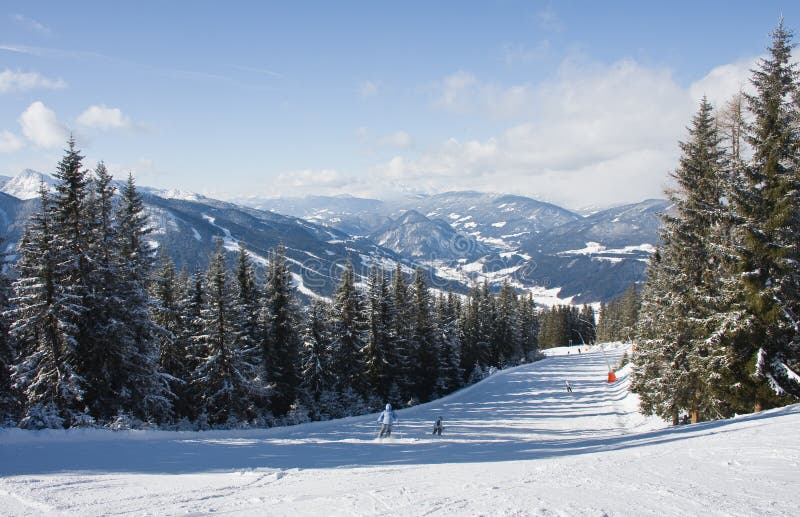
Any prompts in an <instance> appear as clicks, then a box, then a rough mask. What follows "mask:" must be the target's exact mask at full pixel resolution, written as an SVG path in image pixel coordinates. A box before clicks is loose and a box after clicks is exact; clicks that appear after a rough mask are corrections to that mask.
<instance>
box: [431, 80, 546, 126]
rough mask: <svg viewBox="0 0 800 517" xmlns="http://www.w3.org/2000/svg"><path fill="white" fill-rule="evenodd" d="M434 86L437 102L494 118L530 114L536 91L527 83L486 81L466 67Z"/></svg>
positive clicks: (441, 107)
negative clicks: (515, 83)
mask: <svg viewBox="0 0 800 517" xmlns="http://www.w3.org/2000/svg"><path fill="white" fill-rule="evenodd" d="M434 87H435V91H436V99H435V101H434V105H435V106H436V107H438V108H440V109H443V110H445V111H450V112H453V113H459V114H465V113H477V114H483V115H486V116H488V117H490V118H494V119H507V118H519V117H521V116H523V115H526V114H530V113H531V109H532V106H533V104H534V102H535V99H534V91H533V90H532V89H531V87H530V86H528V85H512V86H502V85H499V84H495V83H484V82H481V81H480V80H478V78H477V77H475V76H474V75H473V74H471V73H468V72H465V71H463V70H461V71H458V72H456V73H454V74H452V75H449V76H447V77H445V78H444V79H442V80H440V81H437V82H436V83H435V85H434Z"/></svg>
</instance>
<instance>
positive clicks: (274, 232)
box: [0, 171, 466, 297]
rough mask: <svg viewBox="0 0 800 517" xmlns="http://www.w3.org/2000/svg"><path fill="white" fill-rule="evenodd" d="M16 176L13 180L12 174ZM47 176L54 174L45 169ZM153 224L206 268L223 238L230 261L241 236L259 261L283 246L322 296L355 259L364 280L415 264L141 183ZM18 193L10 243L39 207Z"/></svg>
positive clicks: (179, 259)
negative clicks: (374, 268) (373, 271)
mask: <svg viewBox="0 0 800 517" xmlns="http://www.w3.org/2000/svg"><path fill="white" fill-rule="evenodd" d="M40 177H41V176H40V173H31V172H30V171H25V172H23V173H22V174H21V175H20V176H18V177H16V178H12V179H11V180H9V181H10V182H13V183H14V185H23V184H26V183H25V181H22V180H23V179H25V180H27V184H29V185H30V184H33V183H34V182H35V184H36V189H37V190H38V185H39V181H41V180H40ZM18 178H19V179H20V181H14V180H16V179H18ZM44 179H45V180H46V181H49V182H52V181H53V179H52V178H50V177H49V176H46V175H45V176H44ZM140 191H141V193H142V197H143V200H144V203H145V208H146V210H147V212H148V216H149V219H150V224H151V226H152V228H153V232H152V233H151V234H150V239H151V241H152V245H153V247H161V248H163V249H165V250H166V251H167V253H169V254H170V256H171V257H172V258H173V260H174V261H175V263H176V265H177V267H178V268H185V269H187V270H188V271H194V269H195V267H200V268H205V267H206V265H207V261H208V258H209V256H210V255H211V252H212V251H213V249H214V246H215V238H221V239H222V240H223V244H224V247H225V249H226V250H228V251H229V252H230V258H231V262H233V256H234V253H235V252H236V251H237V250H238V246H239V243H240V242H241V243H243V244H244V245H245V247H246V248H247V250H248V251H249V252H250V253H251V255H252V257H253V260H254V262H255V264H256V266H257V267H260V266H263V265H264V264H265V263H266V261H267V257H268V255H269V253H270V252H271V251H272V250H274V249H275V248H276V247H277V246H278V245H283V246H284V247H285V248H286V257H287V260H288V263H289V268H290V271H291V273H292V276H293V278H294V280H295V284H296V285H297V287H298V289H299V291H300V293H301V294H302V295H303V296H305V297H316V296H323V297H328V296H330V295H331V294H332V293H333V290H334V289H335V287H336V285H337V284H338V281H339V278H340V275H341V272H342V270H343V269H344V268H345V265H346V264H347V263H348V262H349V263H351V264H352V265H353V269H354V272H355V274H356V281H365V279H366V277H367V275H368V274H369V270H370V268H371V267H372V266H373V265H377V266H379V267H381V268H383V269H385V270H386V271H393V270H394V269H395V267H396V265H397V264H398V263H399V264H401V265H402V267H403V269H404V270H405V271H406V272H407V273H409V274H410V273H412V272H413V271H414V269H415V268H416V267H417V266H418V263H417V262H415V261H414V260H413V259H410V258H407V257H404V256H401V255H400V254H398V253H395V252H394V251H392V250H390V249H388V248H384V247H381V246H378V245H376V244H374V243H373V242H372V241H371V240H369V239H367V238H364V237H352V236H350V235H348V234H346V233H344V232H341V231H339V230H336V229H334V228H331V227H327V226H322V225H319V224H315V223H312V222H309V221H305V220H302V219H299V218H296V217H290V216H285V215H281V214H276V213H274V212H269V211H264V210H256V209H253V208H247V207H242V206H238V205H235V204H233V203H227V202H224V201H219V200H215V199H211V198H206V197H204V196H193V195H189V196H187V195H185V194H183V193H181V194H180V195H176V193H175V192H174V191H160V190H157V189H148V188H142V189H140ZM14 192H15V193H16V194H18V195H19V196H22V197H18V196H13V195H8V194H5V193H3V192H0V224H2V229H3V230H4V231H2V232H1V233H2V237H3V239H4V240H5V245H6V246H7V247H8V248H10V249H13V248H14V247H15V246H16V242H18V240H19V239H20V237H21V235H22V231H23V229H24V226H25V224H26V223H27V221H28V219H29V217H30V215H31V214H32V213H33V212H35V211H37V210H38V209H39V200H38V199H34V198H31V197H30V196H28V195H26V194H27V193H28V192H27V191H24V190H22V189H16V190H14ZM427 274H428V275H429V278H428V280H429V282H430V283H431V284H433V285H436V286H437V287H440V288H442V289H446V290H453V291H456V292H464V291H465V290H466V287H465V286H463V285H462V284H460V283H458V282H455V281H453V280H449V279H444V278H440V277H438V276H437V275H436V272H435V271H430V270H427Z"/></svg>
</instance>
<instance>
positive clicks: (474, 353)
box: [458, 285, 485, 381]
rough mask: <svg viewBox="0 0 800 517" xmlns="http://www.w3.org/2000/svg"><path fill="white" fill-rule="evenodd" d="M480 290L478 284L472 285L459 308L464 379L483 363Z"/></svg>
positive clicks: (469, 377)
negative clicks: (480, 336) (479, 314)
mask: <svg viewBox="0 0 800 517" xmlns="http://www.w3.org/2000/svg"><path fill="white" fill-rule="evenodd" d="M479 303H480V291H479V290H478V286H477V285H476V286H473V287H472V289H471V290H470V294H469V297H468V298H467V300H466V303H465V304H464V305H463V307H462V309H461V314H460V316H459V324H458V327H459V331H460V341H461V371H463V372H464V381H468V380H469V379H471V378H472V377H473V376H472V372H473V370H474V369H475V367H476V365H477V367H478V369H480V366H481V364H485V363H484V361H485V359H484V356H483V351H482V350H481V348H480V343H479V334H480V321H479V317H478V311H479Z"/></svg>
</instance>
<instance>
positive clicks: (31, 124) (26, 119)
mask: <svg viewBox="0 0 800 517" xmlns="http://www.w3.org/2000/svg"><path fill="white" fill-rule="evenodd" d="M19 124H20V126H22V134H23V135H25V137H26V138H27V139H28V140H30V141H31V142H33V144H34V145H36V146H37V147H59V146H62V145H64V142H66V140H67V136H68V135H69V131H68V130H67V127H66V126H65V125H64V124H62V123H61V122H59V121H58V119H57V118H56V114H55V112H53V111H52V110H51V109H50V108H48V107H47V106H45V105H44V104H43V103H42V102H41V101H36V102H34V103H33V104H31V105H30V106H28V109H26V110H25V111H24V112H23V113H22V115H20V117H19Z"/></svg>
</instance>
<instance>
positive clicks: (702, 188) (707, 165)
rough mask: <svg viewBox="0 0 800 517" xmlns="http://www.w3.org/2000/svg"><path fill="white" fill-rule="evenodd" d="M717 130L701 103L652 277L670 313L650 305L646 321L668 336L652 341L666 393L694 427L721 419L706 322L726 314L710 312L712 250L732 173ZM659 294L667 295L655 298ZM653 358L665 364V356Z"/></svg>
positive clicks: (714, 275) (715, 272) (714, 273)
mask: <svg viewBox="0 0 800 517" xmlns="http://www.w3.org/2000/svg"><path fill="white" fill-rule="evenodd" d="M717 127H718V126H717V124H716V123H715V120H714V117H713V114H712V108H711V105H710V104H709V103H708V101H707V100H706V99H703V100H702V102H701V104H700V108H699V110H698V113H697V115H695V117H694V118H693V120H692V126H691V127H690V128H689V139H688V140H687V141H686V142H685V143H681V144H680V145H681V149H682V151H683V155H682V157H681V160H680V165H679V167H678V169H677V170H676V171H675V173H674V174H673V177H674V178H675V181H676V184H677V189H676V190H675V191H674V192H672V193H671V196H670V198H671V201H672V202H673V211H674V215H663V216H662V219H663V220H664V226H663V229H662V231H661V240H662V245H661V247H662V255H661V256H660V260H659V261H658V262H655V263H654V267H660V268H662V271H657V272H656V271H653V274H654V278H656V279H658V283H654V284H653V285H652V286H651V289H650V291H651V292H650V294H649V296H650V297H651V300H659V299H660V300H662V302H663V301H664V297H665V296H669V298H670V299H669V301H668V303H669V310H665V308H663V307H659V305H658V304H654V303H649V304H648V305H647V308H648V310H651V311H654V312H655V313H654V314H648V315H642V318H643V319H647V320H648V322H652V326H653V327H654V328H653V329H652V331H651V333H653V334H659V333H660V334H662V335H663V337H661V336H658V335H655V336H653V338H652V339H655V342H654V343H653V346H654V347H655V348H656V349H657V350H663V349H666V350H669V353H670V355H671V360H670V367H669V369H668V371H665V375H666V376H668V377H669V379H670V380H669V382H668V383H667V382H662V383H661V387H662V389H665V390H667V391H668V392H669V393H670V396H672V397H674V398H676V400H675V401H673V403H672V404H670V405H671V406H675V407H677V408H679V409H683V410H685V411H688V412H689V413H691V414H692V415H693V420H694V421H697V420H698V419H699V418H709V417H711V416H713V415H714V414H715V413H716V412H717V409H715V408H714V407H713V405H710V404H709V403H710V402H711V400H712V397H710V393H711V391H712V389H711V387H710V386H709V385H708V376H709V375H708V374H709V372H708V371H707V369H706V358H707V357H708V356H709V350H708V344H707V340H708V338H709V334H710V331H711V329H710V328H708V326H707V325H705V324H704V321H705V320H709V321H710V319H712V318H716V313H717V312H718V311H719V310H720V309H721V308H720V307H711V306H709V305H708V302H709V301H710V300H712V299H714V291H715V289H716V287H717V284H718V281H719V280H718V278H719V275H720V270H719V267H718V261H717V260H716V258H715V254H714V250H713V249H712V248H711V246H710V244H711V230H712V229H713V228H715V227H716V226H718V225H720V224H722V220H723V213H724V206H723V199H724V191H723V190H722V186H723V185H724V184H725V182H724V181H723V179H724V177H725V171H726V168H727V159H726V156H725V152H724V150H723V148H722V146H721V138H720V137H719V135H718V131H717ZM655 289H662V290H665V291H666V293H664V294H661V293H657V292H653V291H654V290H655ZM649 324H650V323H649ZM648 343H649V341H648V340H644V342H643V343H642V344H641V346H640V348H642V347H644V348H646V347H647V346H648ZM650 356H651V355H650V354H647V353H644V354H641V355H640V356H639V357H638V358H637V359H636V361H635V363H636V365H637V368H638V369H639V370H640V371H642V372H643V371H645V370H647V369H648V367H647V366H645V365H642V364H641V363H642V362H643V360H644V359H646V358H650ZM656 357H657V359H658V360H661V357H662V354H656ZM644 382H645V381H643V383H644ZM636 385H637V387H638V386H639V384H636ZM637 389H638V388H637ZM651 396H655V395H651ZM662 398H663V395H662ZM662 416H664V415H662Z"/></svg>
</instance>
